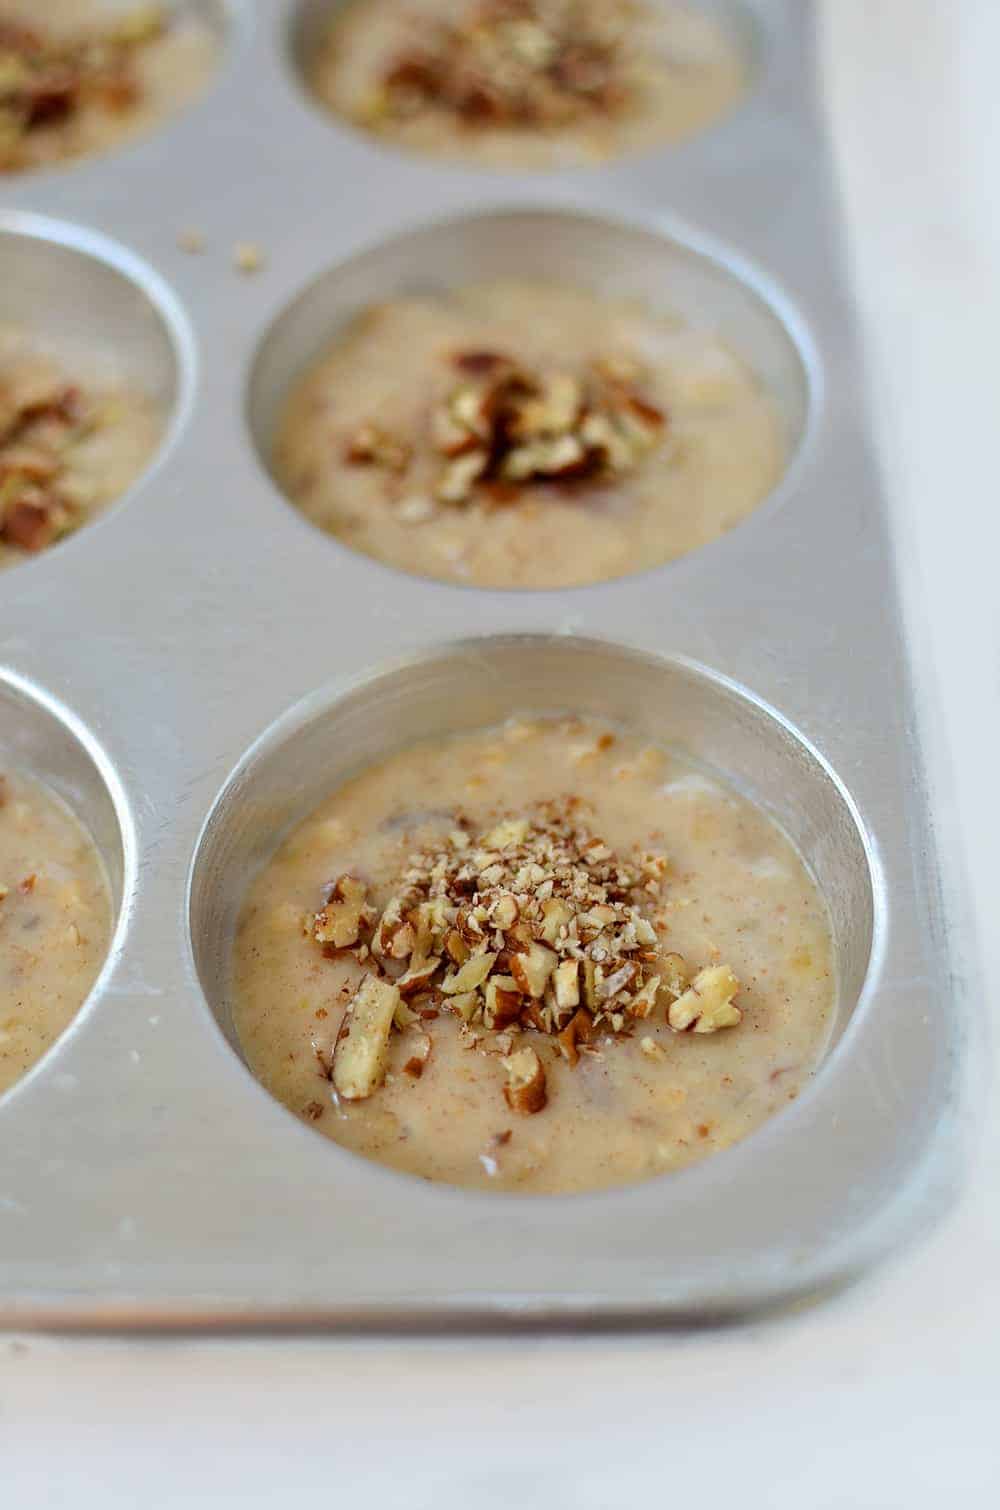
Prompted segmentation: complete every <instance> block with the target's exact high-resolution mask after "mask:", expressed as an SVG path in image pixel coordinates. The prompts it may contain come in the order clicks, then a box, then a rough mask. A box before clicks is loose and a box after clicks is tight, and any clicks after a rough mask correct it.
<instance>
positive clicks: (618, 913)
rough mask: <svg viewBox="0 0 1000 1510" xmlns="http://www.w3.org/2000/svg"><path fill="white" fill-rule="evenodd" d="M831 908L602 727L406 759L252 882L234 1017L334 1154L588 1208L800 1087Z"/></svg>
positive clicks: (776, 849) (723, 817)
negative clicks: (576, 1196) (553, 1194)
mask: <svg viewBox="0 0 1000 1510" xmlns="http://www.w3.org/2000/svg"><path fill="white" fill-rule="evenodd" d="M831 958H832V957H831V941H830V934H829V923H828V918H827V914H826V910H825V907H824V904H823V902H822V900H821V899H820V896H819V894H818V892H817V890H816V887H815V885H814V884H813V882H812V880H811V879H810V877H809V875H808V874H807V872H806V870H805V868H804V866H803V864H802V862H801V860H800V859H799V858H798V856H797V855H796V853H795V851H794V850H793V848H792V846H791V845H790V843H789V842H788V840H787V839H786V838H785V837H784V835H783V834H782V833H781V832H780V830H779V829H778V828H777V827H776V826H775V824H774V823H773V822H772V821H771V820H770V819H769V818H768V817H766V816H765V814H764V813H763V812H761V811H760V810H759V809H757V808H755V807H754V806H753V805H751V804H750V803H749V802H748V801H746V800H745V799H744V798H742V797H739V796H737V795H736V794H735V793H734V792H733V791H731V790H729V789H728V788H727V787H725V786H723V785H721V784H720V783H718V782H717V781H715V780H714V779H712V778H710V777H708V776H706V775H704V774H702V773H701V772H700V771H696V770H694V769H693V768H692V767H691V766H689V765H688V764H687V763H686V762H684V761H682V760H680V759H678V758H677V757H676V756H674V755H668V754H666V753H665V752H663V751H661V750H659V749H657V748H652V747H649V746H645V745H642V744H640V743H639V742H638V741H636V740H635V739H633V738H630V737H627V736H625V735H623V734H620V733H617V732H615V731H614V730H612V729H610V728H607V727H604V726H602V725H599V724H596V723H593V722H584V721H581V720H577V719H553V720H531V721H524V720H521V721H513V722H511V723H509V724H507V725H505V726H504V727H503V728H501V729H499V730H491V731H484V732H482V733H478V734H472V735H465V736H455V737H452V738H448V739H444V740H441V741H436V742H427V743H423V744H419V745H416V746H413V747H411V748H410V749H407V750H405V751H403V752H402V753H400V754H397V755H395V756H392V757H390V758H389V759H387V760H385V761H383V762H382V763H381V764H378V765H375V766H373V767H371V768H370V769H368V770H366V771H364V772H363V773H362V774H361V775H360V776H358V777H356V778H355V779H354V780H352V781H349V782H347V783H346V784H345V785H344V786H343V787H341V788H340V789H339V790H338V791H337V792H336V793H335V794H334V795H333V796H332V797H331V798H330V799H329V801H327V802H326V803H324V805H323V806H322V807H321V808H320V809H318V811H317V812H315V813H314V814H313V815H312V816H311V817H310V818H309V819H307V821H306V822H305V823H303V824H302V825H301V826H300V827H299V828H298V829H296V830H295V831H294V832H293V833H292V835H291V837H290V838H289V839H287V841H286V842H285V843H284V844H283V845H282V847H281V848H280V849H279V851H278V852H277V854H276V856H275V857H274V859H273V860H272V861H271V862H270V863H269V864H268V865H267V866H266V867H265V868H264V870H263V871H262V872H261V874H260V875H259V876H258V877H257V879H256V880H255V881H254V882H253V884H252V886H251V888H250V891H249V893H248V896H247V900H246V902H245V904H244V907H243V910H242V913H241V916H240V919H239V923H238V930H237V938H236V945H235V960H234V992H233V1003H234V1021H235V1026H236V1030H237V1033H238V1036H239V1039H240V1043H241V1044H242V1046H243V1050H244V1052H245V1054H246V1057H247V1060H248V1062H249V1064H250V1067H251V1069H252V1070H253V1071H254V1073H255V1074H256V1075H257V1076H258V1077H259V1078H260V1079H261V1080H262V1081H263V1083H264V1085H265V1086H266V1087H267V1088H268V1090H270V1091H271V1092H272V1094H273V1095H274V1096H276V1097H277V1098H278V1099H279V1100H281V1101H283V1102H284V1103H285V1104H286V1105H287V1106H288V1107H290V1108H291V1109H292V1110H293V1111H294V1112H295V1113H296V1114H297V1115H298V1116H300V1117H301V1118H303V1119H304V1120H306V1121H309V1122H311V1123H312V1124H313V1125H314V1126H315V1127H316V1128H317V1129H318V1131H319V1132H321V1133H324V1134H325V1135H326V1136H327V1137H329V1138H332V1139H334V1140H335V1141H336V1142H338V1143H341V1144H342V1145H343V1146H344V1147H345V1148H349V1149H352V1150H354V1151H356V1152H358V1153H362V1154H365V1155H367V1156H368V1157H369V1158H372V1159H377V1160H379V1161H381V1162H383V1163H386V1164H389V1165H392V1166H393V1167H394V1168H396V1169H400V1170H405V1171H408V1172H409V1173H412V1174H417V1175H421V1176H423V1177H424V1178H427V1179H432V1180H444V1181H447V1182H449V1183H453V1184H457V1185H474V1186H481V1187H484V1188H488V1189H492V1190H504V1189H513V1190H518V1191H538V1192H541V1191H576V1190H586V1189H591V1188H595V1187H602V1186H609V1185H619V1184H625V1183H629V1182H631V1181H634V1180H639V1179H643V1178H646V1177H648V1176H651V1175H654V1174H659V1173H662V1172H664V1171H667V1170H673V1169H679V1168H681V1167H683V1166H684V1165H686V1164H690V1163H692V1162H693V1161H695V1160H697V1159H701V1158H704V1157H705V1156H706V1155H707V1154H710V1153H714V1152H716V1151H718V1150H719V1149H724V1148H727V1147H728V1146H729V1145H730V1144H732V1143H734V1142H736V1141H737V1140H738V1139H740V1138H743V1137H745V1136H746V1135H747V1134H748V1133H750V1132H752V1131H753V1130H754V1128H756V1127H758V1126H759V1125H760V1124H761V1123H762V1122H763V1121H764V1120H765V1119H766V1118H767V1117H769V1116H770V1115H771V1114H772V1113H774V1112H775V1111H777V1110H779V1109H780V1108H781V1107H782V1106H784V1105H786V1104H787V1103H788V1101H789V1100H791V1099H793V1098H794V1097H795V1096H796V1095H797V1094H798V1093H799V1091H800V1090H801V1088H802V1086H803V1085H804V1084H805V1083H806V1082H807V1081H808V1079H809V1077H810V1076H811V1074H812V1073H813V1071H814V1070H815V1068H816V1066H817V1064H818V1062H819V1060H820V1058H821V1056H822V1054H823V1051H824V1048H825V1046H826V1043H827V1041H828V1038H829V1035H830V1031H831V1024H832V1017H833V1006H834V981H833V974H832V963H831Z"/></svg>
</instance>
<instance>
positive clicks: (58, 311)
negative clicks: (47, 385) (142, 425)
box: [0, 211, 195, 564]
mask: <svg viewBox="0 0 1000 1510" xmlns="http://www.w3.org/2000/svg"><path fill="white" fill-rule="evenodd" d="M0 328H5V329H8V330H10V331H12V332H14V333H15V334H16V335H17V336H18V337H19V338H23V341H24V345H25V347H26V349H30V350H35V349H36V348H37V350H38V351H39V352H40V353H42V354H43V355H45V356H50V357H52V358H53V360H54V361H55V363H56V364H57V365H58V366H59V367H64V368H65V371H66V375H67V377H68V378H69V380H70V381H79V382H80V383H81V384H82V385H83V387H84V388H85V389H86V387H87V385H88V382H92V383H93V384H94V386H95V387H96V388H104V387H107V388H109V389H112V390H114V389H117V390H125V391H129V390H134V391H135V392H136V393H137V394H138V395H141V398H142V400H143V402H144V403H145V404H147V405H149V406H150V407H151V409H152V411H153V412H152V415H151V423H152V424H153V425H154V426H155V431H156V434H155V437H154V440H153V444H152V448H151V450H149V451H148V452H147V455H146V460H145V466H144V467H143V468H142V469H141V470H140V471H139V474H138V475H137V476H133V480H132V481H131V483H130V484H129V485H128V486H126V487H125V489H124V491H123V492H121V493H119V494H118V495H117V496H115V497H111V498H109V499H108V501H107V502H106V503H102V504H101V506H100V508H99V509H98V510H97V511H95V512H94V513H93V514H91V515H89V516H88V517H86V518H85V519H84V520H83V522H82V523H81V525H80V526H79V528H78V529H76V530H74V531H73V533H72V534H71V535H70V536H68V537H67V538H68V539H75V538H76V537H77V535H81V534H82V535H88V534H89V533H90V531H91V529H92V528H93V527H94V525H95V524H97V523H99V522H101V521H102V520H103V519H105V518H107V517H108V515H109V514H110V513H112V512H113V511H114V510H115V509H116V508H117V507H118V505H119V503H121V502H122V501H123V500H125V499H129V498H131V497H132V496H134V495H135V493H136V492H137V491H138V490H139V489H140V488H141V487H142V485H143V483H144V481H145V480H146V479H147V478H148V477H149V476H150V475H151V474H152V472H153V471H154V470H155V469H156V467H157V466H158V464H159V462H160V461H161V459H162V458H163V456H164V455H165V454H166V452H167V451H168V449H169V447H170V445H171V443H172V441H173V440H174V438H175V437H176V435H177V433H178V431H179V430H180V428H181V425H182V423H183V420H184V418H185V415H186V412H187V407H188V404H189V402H190V398H191V394H192V390H193V386H194V369H195V358H194V341H193V337H192V335H191V333H190V328H189V326H188V322H187V319H186V317H185V315H184V313H183V311H182V310H181V308H180V305H179V304H178V302H177V300H176V299H175V297H174V295H173V293H172V291H171V289H170V288H169V286H168V285H167V284H166V283H165V282H164V281H163V280H162V279H161V277H160V276H159V274H157V273H156V272H154V270H153V269H152V268H151V267H149V266H148V264H146V263H145V262H143V260H142V259H141V258H139V257H137V256H136V255H135V254H134V253H132V252H131V251H129V250H128V249H127V248H126V247H124V246H121V245H120V244H118V243H117V242H114V241H111V240H110V239H109V238H107V237H105V236H102V235H100V234H98V233H97V232H94V231H90V230H87V229H85V228H83V227H79V226H75V225H70V224H66V223H64V222H61V221H54V220H49V219H48V218H46V217H43V216H40V215H31V214H24V213H20V212H16V211H2V212H0ZM51 548H55V547H49V549H51ZM47 554H48V549H46V550H43V551H41V552H39V553H38V554H37V555H32V556H30V557H26V558H25V564H30V563H32V562H38V561H44V560H45V559H46V556H47Z"/></svg>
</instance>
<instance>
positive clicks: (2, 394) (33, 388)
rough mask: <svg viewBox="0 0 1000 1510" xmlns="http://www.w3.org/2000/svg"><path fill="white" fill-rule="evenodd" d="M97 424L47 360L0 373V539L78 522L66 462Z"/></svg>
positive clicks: (32, 547)
mask: <svg viewBox="0 0 1000 1510" xmlns="http://www.w3.org/2000/svg"><path fill="white" fill-rule="evenodd" d="M0 55H2V54H0ZM96 423H97V416H96V414H95V413H93V412H92V411H91V408H90V406H89V405H87V403H86V402H85V401H84V398H83V396H82V394H81V393H80V390H79V388H77V387H75V386H74V385H72V384H68V383H65V382H62V381H60V380H59V379H58V378H55V377H54V376H53V375H52V373H51V369H50V367H49V366H48V364H47V363H42V362H39V361H36V360H34V359H32V358H26V359H24V360H23V361H19V362H17V363H15V364H14V365H13V366H12V367H11V369H10V370H9V372H7V373H6V374H5V376H4V378H3V379H0V545H13V546H18V547H20V549H21V550H26V551H40V550H43V549H44V548H45V546H47V545H51V544H52V542H53V541H54V540H57V539H59V537H60V536H62V535H65V534H68V533H69V532H70V530H72V529H74V528H75V527H76V525H77V524H79V522H80V506H79V501H78V500H77V498H76V497H75V495H74V490H73V486H72V479H71V477H70V466H71V462H72V456H73V450H74V447H75V446H76V445H77V444H78V443H79V442H80V441H81V440H83V439H84V438H85V437H86V436H87V435H89V434H90V433H91V431H92V430H93V429H94V427H95V425H96Z"/></svg>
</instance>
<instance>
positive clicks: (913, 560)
mask: <svg viewBox="0 0 1000 1510" xmlns="http://www.w3.org/2000/svg"><path fill="white" fill-rule="evenodd" d="M823 9H824V13H825V22H826V24H825V37H824V49H823V51H824V59H825V67H826V91H827V96H828V99H829V102H830V112H831V120H832V125H833V130H834V135H835V140H836V147H837V155H838V161H839V166H840V171H841V178H842V186H843V190H844V195H845V207H846V213H847V221H848V226H849V233H850V243H851V252H852V255H853V259H854V263H855V274H856V283H857V290H858V300H859V305H860V309H861V312H862V315H863V319H864V330H865V337H866V344H867V350H868V360H869V389H870V399H871V403H872V405H873V410H874V413H875V415H876V421H877V429H878V434H879V438H880V441H881V451H882V457H883V463H884V468H885V474H886V479H887V483H888V487H889V492H890V495H891V497H892V501H893V507H894V509H895V511H896V526H897V538H898V539H899V541H900V542H901V549H902V556H903V569H904V578H905V589H906V597H907V607H908V615H909V625H910V636H911V642H912V645H913V653H914V656H915V659H916V661H917V663H918V666H919V668H920V676H921V681H922V687H923V691H924V693H925V695H926V696H927V697H928V698H929V700H930V705H931V706H932V707H933V709H934V714H933V716H932V717H931V718H930V719H929V720H928V733H929V735H930V738H931V744H932V761H933V773H934V779H935V783H936V787H937V799H936V800H937V811H938V815H939V822H940V827H941V838H942V843H943V845H944V847H945V849H946V851H947V857H948V862H949V865H948V868H949V873H950V874H952V875H954V874H955V873H956V872H957V873H960V872H961V870H962V869H963V868H964V870H965V872H966V874H967V877H968V882H969V893H968V894H969V896H970V897H971V898H972V899H973V904H974V910H975V912H976V913H977V914H978V921H979V938H980V942H981V956H980V957H981V961H982V967H983V968H982V972H981V975H980V977H979V978H980V979H981V981H982V983H983V993H982V996H981V1001H979V1006H980V1007H981V1010H982V1011H983V1013H984V1014H985V1013H987V1012H988V1011H990V1010H992V1011H993V1012H994V1013H995V1012H996V1001H995V994H996V993H995V992H994V991H993V989H992V983H993V982H994V981H995V980H996V979H997V977H998V975H1000V948H998V944H997V928H996V926H995V921H994V918H995V914H996V912H997V907H998V904H1000V880H998V878H997V868H996V862H995V851H996V849H997V846H998V841H1000V824H998V821H997V818H998V800H997V793H996V785H997V783H996V780H995V773H996V771H997V766H998V756H997V749H998V737H1000V720H998V716H997V715H998V710H1000V697H998V682H1000V611H998V607H997V599H998V596H1000V569H998V560H1000V522H998V521H1000V487H998V481H997V476H998V471H1000V443H998V435H1000V424H998V414H1000V358H998V353H1000V91H998V89H997V84H996V80H997V76H998V69H997V58H998V56H1000V0H826V3H825V5H824V7H823ZM970 936H971V935H970V933H969V931H968V929H967V928H966V926H965V925H964V924H963V925H962V927H961V929H960V940H961V941H962V948H963V949H971V947H972V946H971V944H970V943H969V938H970ZM998 1351H1000V1117H998V1116H997V1115H996V1113H995V1112H993V1111H992V1110H991V1112H990V1115H989V1120H988V1125H987V1126H986V1127H985V1128H984V1129H983V1132H982V1136H981V1137H980V1138H979V1139H978V1140H977V1158H976V1166H975V1168H974V1169H973V1171H972V1176H971V1179H970V1183H969V1187H968V1189H967V1191H966V1194H965V1197H964V1199H963V1202H962V1204H961V1205H960V1207H959V1209H958V1210H957V1212H955V1213H954V1214H953V1215H952V1217H951V1218H949V1220H948V1222H947V1223H946V1224H945V1225H944V1226H943V1227H942V1228H940V1229H939V1230H938V1231H937V1232H936V1234H935V1235H934V1236H933V1237H932V1238H931V1239H930V1240H929V1241H926V1242H925V1243H924V1244H923V1245H922V1246H921V1247H920V1248H919V1249H917V1250H915V1251H911V1252H909V1253H907V1254H905V1255H903V1256H902V1257H901V1258H900V1259H898V1260H897V1261H896V1262H894V1263H893V1264H891V1265H889V1266H887V1267H884V1268H883V1269H882V1270H880V1271H879V1272H878V1273H877V1274H875V1275H873V1276H871V1277H870V1278H868V1279H867V1280H865V1281H864V1282H863V1283H862V1284H860V1285H858V1286H856V1287H855V1288H854V1289H853V1290H852V1291H850V1292H849V1293H848V1294H847V1295H845V1296H843V1297H841V1298H840V1299H839V1300H836V1301H833V1302H828V1303H826V1304H824V1305H822V1306H820V1307H818V1308H817V1309H815V1310H811V1311H804V1312H803V1313H802V1314H800V1315H798V1316H792V1317H786V1318H783V1319H780V1320H771V1321H767V1322H759V1323H756V1324H754V1325H752V1326H748V1327H745V1328H742V1329H739V1330H735V1331H725V1332H717V1333H708V1334H706V1333H703V1334H699V1335H695V1336H685V1335H683V1334H675V1335H667V1336H659V1337H642V1336H635V1337H629V1338H624V1339H622V1338H618V1339H603V1340H602V1339H594V1338H590V1339H570V1338H566V1337H563V1338H547V1339H537V1338H536V1339H531V1340H529V1339H524V1338H522V1339H519V1340H512V1341H508V1342H486V1341H484V1340H482V1339H475V1338H467V1339H455V1340H450V1341H445V1340H442V1341H440V1342H430V1341H426V1340H412V1341H408V1342H398V1341H389V1340H369V1341H365V1342H358V1341H356V1340H355V1341H337V1340H333V1339H309V1338H299V1339H293V1340H289V1339H284V1340H280V1339H275V1340H242V1341H218V1340H216V1341H201V1342H198V1341H193V1340H177V1339H174V1340H164V1339H159V1340H145V1341H135V1340H133V1341H127V1342H126V1341H107V1340H98V1339H76V1340H67V1339H58V1338H32V1337H25V1338H18V1339H3V1338H0V1505H2V1506H3V1507H4V1510H34V1507H36V1506H38V1507H41V1506H46V1507H55V1506H73V1507H74V1510H89V1507H91V1506H93V1507H95V1510H97V1507H100V1510H117V1507H126V1506H127V1507H129V1510H133V1507H137V1506H143V1507H150V1510H159V1507H161V1506H171V1507H172V1506H185V1507H196V1510H197V1507H201V1506H212V1507H216V1506H220V1507H221V1506H230V1505H233V1506H236V1505H239V1506H241V1507H256V1506H264V1505H268V1506H271V1505H280V1506H282V1507H285V1506H305V1505H310V1504H313V1503H315V1504H323V1505H325V1504H331V1505H336V1504H337V1503H338V1502H340V1501H341V1500H347V1499H349V1500H350V1501H352V1502H353V1504H355V1505H359V1504H364V1505H365V1506H366V1510H383V1507H386V1510H389V1507H396V1506H400V1507H402V1506H406V1507H407V1510H422V1507H424V1506H434V1507H435V1510H450V1507H456V1510H458V1507H461V1510H480V1507H482V1510H492V1507H494V1506H496V1507H503V1510H534V1507H536V1506H538V1507H545V1510H558V1507H563V1506H566V1507H573V1510H577V1507H580V1510H591V1507H600V1510H625V1507H629V1510H631V1507H632V1506H633V1505H635V1504H636V1503H637V1502H638V1501H639V1500H640V1499H641V1500H643V1501H648V1499H649V1497H650V1495H653V1496H655V1498H656V1502H660V1501H661V1500H662V1501H665V1502H672V1503H674V1504H684V1503H687V1504H691V1503H694V1504H698V1505H701V1506H706V1507H708V1510H715V1507H716V1506H721V1505H723V1504H726V1505H728V1504H733V1505H736V1504H739V1506H740V1507H747V1510H756V1507H768V1510H770V1507H780V1510H784V1507H788V1510H792V1507H794V1510H854V1507H865V1510H868V1507H871V1510H895V1507H900V1510H903V1507H905V1510H923V1507H930V1506H934V1507H935V1510H938V1507H940V1506H941V1505H942V1504H944V1505H946V1506H947V1507H951V1506H955V1507H959V1506H960V1507H961V1510H979V1507H981V1506H982V1507H986V1506H991V1507H992V1506H993V1505H996V1504H997V1503H1000V1445H998V1443H1000V1418H998V1417H1000V1410H998V1407H1000V1368H998V1366H997V1361H996V1356H997V1353H998Z"/></svg>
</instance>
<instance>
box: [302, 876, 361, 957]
mask: <svg viewBox="0 0 1000 1510" xmlns="http://www.w3.org/2000/svg"><path fill="white" fill-rule="evenodd" d="M367 903H368V888H367V886H366V885H365V884H364V882H363V881H359V880H358V878H357V876H341V877H340V878H339V880H337V881H336V882H335V883H334V885H333V888H332V890H331V892H330V900H329V901H328V902H327V904H326V906H325V907H324V908H323V910H322V912H317V913H316V915H315V917H314V918H313V919H312V920H311V925H310V926H311V931H312V936H313V938H314V939H315V940H316V942H317V944H332V945H333V946H334V948H335V949H347V948H349V947H350V946H351V945H352V944H356V943H357V942H358V939H359V938H360V936H361V927H362V923H363V922H364V921H365V920H366V919H369V920H370V912H369V908H368V905H367Z"/></svg>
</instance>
